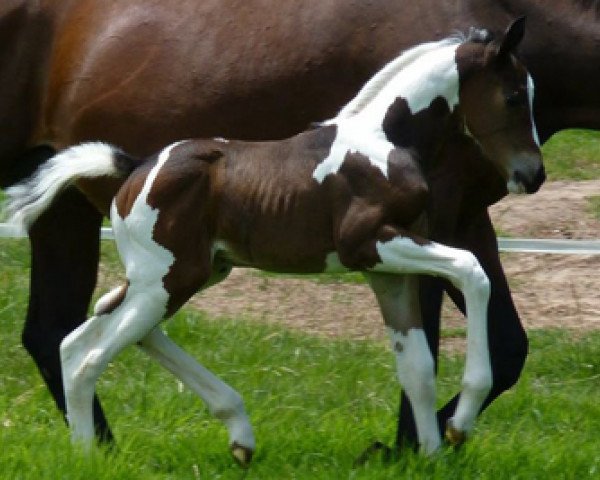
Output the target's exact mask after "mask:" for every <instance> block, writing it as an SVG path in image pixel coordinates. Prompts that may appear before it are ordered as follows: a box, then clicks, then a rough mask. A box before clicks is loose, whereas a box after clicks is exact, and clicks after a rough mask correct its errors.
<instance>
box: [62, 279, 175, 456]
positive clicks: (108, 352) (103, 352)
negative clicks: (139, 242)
mask: <svg viewBox="0 0 600 480" xmlns="http://www.w3.org/2000/svg"><path fill="white" fill-rule="evenodd" d="M167 301H168V296H167V295H166V292H165V291H164V289H163V288H162V285H160V286H156V287H154V288H152V287H151V286H149V285H147V284H146V285H144V286H143V288H142V289H141V290H140V288H139V287H138V286H137V285H133V284H132V285H131V286H130V288H129V289H128V290H127V295H126V296H125V299H124V301H123V303H121V305H120V306H118V307H117V308H116V309H115V310H114V311H113V312H112V313H110V314H107V315H100V316H94V317H92V318H90V319H89V320H88V321H86V322H85V323H84V324H82V325H81V326H80V327H79V328H77V329H76V330H74V331H73V332H71V333H70V334H69V335H68V336H67V337H66V338H65V339H64V340H63V341H62V343H61V346H60V356H61V364H62V373H63V382H64V389H65V398H66V405H67V418H68V420H69V425H70V426H71V429H72V438H73V440H74V441H75V442H77V443H81V444H82V445H83V446H84V447H86V448H88V449H89V448H90V447H91V446H92V444H93V441H94V421H93V415H92V401H93V397H94V386H95V384H96V380H97V379H98V377H99V376H100V375H101V374H102V372H103V371H104V370H105V369H106V367H107V365H108V363H109V362H110V361H111V360H112V359H113V358H114V357H115V356H116V355H117V354H118V353H119V352H120V351H121V350H122V349H123V348H125V347H126V346H128V345H131V344H133V343H135V342H138V341H139V340H141V339H142V338H143V337H145V336H146V334H147V333H148V332H149V331H150V330H151V329H152V328H154V327H155V326H156V325H157V324H158V323H159V322H160V321H161V320H162V318H163V316H164V314H165V311H166V305H167Z"/></svg>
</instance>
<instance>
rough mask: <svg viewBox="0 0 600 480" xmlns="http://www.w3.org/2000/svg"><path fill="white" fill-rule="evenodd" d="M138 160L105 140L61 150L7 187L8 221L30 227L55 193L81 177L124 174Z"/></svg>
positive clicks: (122, 176) (127, 174) (118, 175)
mask: <svg viewBox="0 0 600 480" xmlns="http://www.w3.org/2000/svg"><path fill="white" fill-rule="evenodd" d="M138 165H139V161H138V160H136V159H135V158H133V157H130V156H129V155H127V154H125V153H124V152H122V151H121V150H119V149H118V148H116V147H113V146H111V145H107V144H105V143H82V144H81V145H76V146H74V147H71V148H68V149H66V150H63V151H62V152H60V153H58V154H57V155H55V156H54V157H52V158H50V159H49V160H48V161H47V162H45V163H43V164H42V165H40V167H38V169H37V170H36V171H35V172H34V173H33V175H32V176H31V177H29V178H26V179H25V180H23V181H21V182H19V183H17V184H15V185H13V186H11V187H9V188H7V189H6V190H5V193H6V195H7V197H8V200H7V201H6V203H5V213H6V214H7V215H8V222H9V223H11V224H13V225H14V226H16V227H18V228H21V229H23V230H29V228H30V227H31V225H32V224H33V223H34V222H35V221H36V219H37V218H38V217H39V216H40V215H41V214H42V213H43V212H44V211H45V210H46V209H48V207H50V205H51V204H52V201H53V200H54V199H55V198H56V196H57V195H58V194H59V193H60V192H62V191H63V190H64V189H65V188H67V187H68V186H69V185H71V184H72V183H73V182H75V181H76V180H78V179H80V178H98V177H106V176H108V177H120V178H126V177H127V176H129V174H130V173H131V172H132V171H133V170H134V169H135V167H136V166H138Z"/></svg>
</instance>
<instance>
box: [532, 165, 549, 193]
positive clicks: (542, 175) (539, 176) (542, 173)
mask: <svg viewBox="0 0 600 480" xmlns="http://www.w3.org/2000/svg"><path fill="white" fill-rule="evenodd" d="M545 181H546V169H545V168H544V165H541V166H540V168H539V169H538V171H537V173H536V174H535V178H534V179H533V184H534V188H535V190H533V191H532V192H530V193H535V192H537V191H538V190H539V189H540V187H541V186H542V184H543V183H544V182H545Z"/></svg>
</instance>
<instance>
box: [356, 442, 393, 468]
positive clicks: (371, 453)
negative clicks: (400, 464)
mask: <svg viewBox="0 0 600 480" xmlns="http://www.w3.org/2000/svg"><path fill="white" fill-rule="evenodd" d="M396 453H397V452H396V451H395V450H394V449H393V448H390V447H388V446H387V445H386V444H385V443H382V442H380V441H376V442H373V443H372V444H371V445H370V446H369V447H368V448H367V449H366V450H365V451H364V452H363V453H361V454H360V456H359V457H358V458H357V459H356V460H355V461H354V464H353V468H358V467H362V466H363V465H365V464H366V463H367V462H368V461H370V460H371V459H373V458H375V457H380V458H381V460H382V461H383V462H384V463H387V462H390V461H391V460H392V459H393V458H394V456H395V454H396Z"/></svg>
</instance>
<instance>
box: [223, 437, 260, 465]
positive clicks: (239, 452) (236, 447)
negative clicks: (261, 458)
mask: <svg viewBox="0 0 600 480" xmlns="http://www.w3.org/2000/svg"><path fill="white" fill-rule="evenodd" d="M229 449H230V450H231V454H232V455H233V458H234V459H235V461H236V462H237V463H238V465H239V466H240V467H242V468H248V467H249V466H250V462H251V461H252V455H253V454H254V451H253V450H251V449H250V448H248V447H244V446H243V445H240V444H239V443H237V442H233V443H232V444H231V446H230V447H229Z"/></svg>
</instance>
